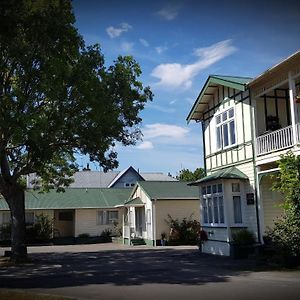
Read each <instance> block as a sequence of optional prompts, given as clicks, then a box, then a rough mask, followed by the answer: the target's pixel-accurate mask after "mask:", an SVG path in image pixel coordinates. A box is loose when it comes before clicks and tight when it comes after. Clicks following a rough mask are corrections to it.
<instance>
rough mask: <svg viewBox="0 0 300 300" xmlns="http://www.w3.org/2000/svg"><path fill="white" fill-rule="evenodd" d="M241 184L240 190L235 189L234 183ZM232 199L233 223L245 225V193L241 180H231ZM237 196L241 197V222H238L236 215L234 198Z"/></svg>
mask: <svg viewBox="0 0 300 300" xmlns="http://www.w3.org/2000/svg"><path fill="white" fill-rule="evenodd" d="M237 184H238V185H239V189H238V191H234V188H233V187H234V185H237ZM230 185H231V199H232V223H233V225H234V226H243V225H244V219H245V215H244V204H243V197H242V195H243V194H244V192H243V185H242V183H241V182H240V181H231V183H230ZM235 197H239V199H240V207H239V209H240V217H241V222H236V221H235V219H236V215H235V204H234V199H235Z"/></svg>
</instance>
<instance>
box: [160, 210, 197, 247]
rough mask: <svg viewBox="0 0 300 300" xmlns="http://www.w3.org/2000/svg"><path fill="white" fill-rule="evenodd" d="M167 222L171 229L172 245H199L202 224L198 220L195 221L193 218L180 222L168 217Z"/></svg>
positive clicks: (170, 239)
mask: <svg viewBox="0 0 300 300" xmlns="http://www.w3.org/2000/svg"><path fill="white" fill-rule="evenodd" d="M166 222H167V224H168V225H169V227H170V234H169V242H170V243H171V244H172V243H176V244H183V245H193V244H196V243H197V241H198V237H199V233H200V223H199V222H198V221H197V220H193V219H192V216H190V218H189V219H187V218H184V219H182V220H181V221H179V220H178V219H173V218H172V217H171V216H170V215H168V219H167V220H166Z"/></svg>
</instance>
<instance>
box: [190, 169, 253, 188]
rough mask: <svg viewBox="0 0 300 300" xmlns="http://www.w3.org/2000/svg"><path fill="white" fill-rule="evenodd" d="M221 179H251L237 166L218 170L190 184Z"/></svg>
mask: <svg viewBox="0 0 300 300" xmlns="http://www.w3.org/2000/svg"><path fill="white" fill-rule="evenodd" d="M221 179H239V180H249V177H248V176H247V175H246V174H244V173H243V172H242V171H240V170H239V169H237V168H236V167H231V168H226V169H223V170H219V171H216V172H214V173H212V174H210V175H208V176H206V177H204V178H201V179H199V180H197V181H195V182H192V183H191V184H190V185H198V184H199V183H204V182H209V181H214V180H221Z"/></svg>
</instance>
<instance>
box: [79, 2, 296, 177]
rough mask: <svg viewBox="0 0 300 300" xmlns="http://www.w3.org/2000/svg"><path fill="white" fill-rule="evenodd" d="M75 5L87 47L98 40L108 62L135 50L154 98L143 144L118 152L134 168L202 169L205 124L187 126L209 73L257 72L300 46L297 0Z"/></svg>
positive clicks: (122, 161) (124, 164)
mask: <svg viewBox="0 0 300 300" xmlns="http://www.w3.org/2000/svg"><path fill="white" fill-rule="evenodd" d="M73 6H74V12H75V16H76V20H77V21H76V27H77V28H78V30H79V32H80V34H81V35H82V36H83V38H84V40H85V41H86V44H94V43H99V44H100V45H101V48H102V52H103V53H104V56H105V59H106V63H107V65H109V64H111V63H112V62H113V60H114V59H115V58H116V57H117V56H118V55H133V57H134V58H135V59H136V60H137V61H138V62H139V64H140V66H141V68H142V71H143V74H142V77H141V80H142V82H143V83H144V85H149V86H150V87H151V89H152V91H153V93H154V95H155V96H154V100H153V102H151V103H149V104H147V105H146V107H145V109H144V111H143V112H142V113H141V117H142V119H143V122H142V124H141V129H142V132H143V134H144V137H143V141H141V142H139V143H138V144H137V145H136V146H134V147H133V146H132V147H126V148H125V147H121V146H118V147H117V149H116V150H117V151H118V158H119V163H120V166H119V169H120V170H122V169H124V168H126V167H128V166H130V165H131V166H133V167H135V168H136V169H137V168H139V169H140V170H141V171H144V172H146V171H161V172H165V173H168V172H170V173H171V174H173V175H176V174H177V173H178V172H179V170H180V169H182V168H188V169H190V170H194V169H196V168H197V167H202V166H203V158H202V153H203V152H202V137H201V125H200V124H196V123H190V124H189V125H187V123H186V116H187V114H188V112H189V111H190V109H191V106H192V104H193V102H194V101H195V99H196V97H197V96H198V94H199V91H200V89H201V88H202V86H203V84H204V82H205V80H206V79H207V77H208V75H209V74H221V75H237V76H250V77H256V76H258V75H259V74H260V73H262V72H263V71H265V70H266V69H267V68H269V67H271V66H272V65H274V64H276V63H278V62H279V61H281V60H282V59H284V58H286V57H287V56H289V55H291V54H292V53H294V52H296V51H298V50H300V2H299V0H298V1H297V0H285V1H263V0H261V1H243V0H240V1H236V0H227V1H201V0H199V1H192V0H190V1H155V0H152V1H129V0H128V1H125V0H124V1H117V0H110V1H102V0H100V1H92V0H75V1H73ZM78 162H79V164H80V165H82V164H85V163H86V162H87V159H86V158H80V159H79V160H78ZM91 167H92V168H94V169H97V167H96V166H95V165H93V164H91Z"/></svg>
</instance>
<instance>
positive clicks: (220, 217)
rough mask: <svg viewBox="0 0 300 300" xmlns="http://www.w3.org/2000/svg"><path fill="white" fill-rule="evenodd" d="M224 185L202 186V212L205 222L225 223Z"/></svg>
mask: <svg viewBox="0 0 300 300" xmlns="http://www.w3.org/2000/svg"><path fill="white" fill-rule="evenodd" d="M222 192H223V186H222V184H214V185H212V186H211V185H208V186H203V187H202V213H203V222H204V224H208V223H209V224H224V223H225V220H224V205H223V194H222Z"/></svg>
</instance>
